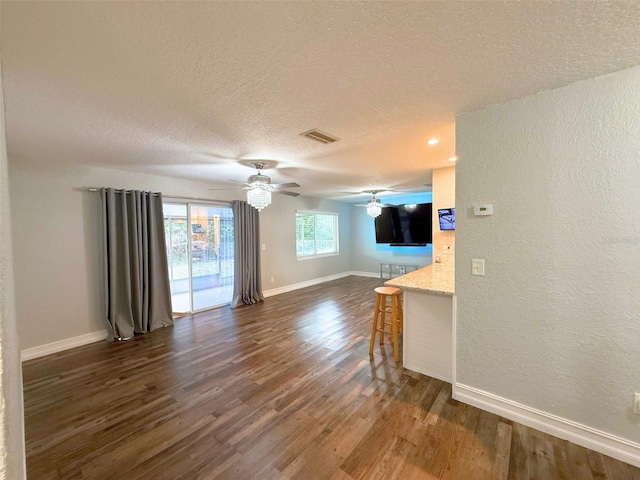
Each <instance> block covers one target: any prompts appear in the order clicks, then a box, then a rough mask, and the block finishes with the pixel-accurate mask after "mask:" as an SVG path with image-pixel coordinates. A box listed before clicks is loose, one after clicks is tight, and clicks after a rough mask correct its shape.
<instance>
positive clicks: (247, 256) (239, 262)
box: [231, 200, 264, 308]
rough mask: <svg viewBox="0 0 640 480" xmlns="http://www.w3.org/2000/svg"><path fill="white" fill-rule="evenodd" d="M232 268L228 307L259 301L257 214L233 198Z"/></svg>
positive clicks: (258, 233)
mask: <svg viewBox="0 0 640 480" xmlns="http://www.w3.org/2000/svg"><path fill="white" fill-rule="evenodd" d="M231 208H232V210H233V241H234V246H235V252H234V271H233V299H232V300H231V308H238V307H239V306H240V305H252V304H254V303H258V302H263V301H264V296H263V295H262V280H261V279H260V215H259V213H258V211H257V210H256V209H255V208H253V207H252V206H251V205H249V204H248V203H247V202H243V201H240V200H234V201H233V202H231Z"/></svg>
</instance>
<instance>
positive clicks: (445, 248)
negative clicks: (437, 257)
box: [442, 245, 451, 253]
mask: <svg viewBox="0 0 640 480" xmlns="http://www.w3.org/2000/svg"><path fill="white" fill-rule="evenodd" d="M442 253H451V245H443V246H442Z"/></svg>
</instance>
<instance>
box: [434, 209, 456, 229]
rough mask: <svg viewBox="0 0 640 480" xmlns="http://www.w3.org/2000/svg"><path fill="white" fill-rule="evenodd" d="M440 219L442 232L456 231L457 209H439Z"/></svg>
mask: <svg viewBox="0 0 640 480" xmlns="http://www.w3.org/2000/svg"><path fill="white" fill-rule="evenodd" d="M438 219H439V220H440V230H455V229H456V209H455V208H439V209H438Z"/></svg>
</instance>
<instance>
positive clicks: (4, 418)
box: [0, 62, 26, 480]
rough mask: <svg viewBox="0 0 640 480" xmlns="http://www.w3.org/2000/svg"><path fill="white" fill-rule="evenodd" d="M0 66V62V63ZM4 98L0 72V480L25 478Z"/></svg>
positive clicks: (20, 370)
mask: <svg viewBox="0 0 640 480" xmlns="http://www.w3.org/2000/svg"><path fill="white" fill-rule="evenodd" d="M0 64H1V62H0ZM8 189H9V181H8V175H7V145H6V137H5V120H4V95H3V89H2V72H1V71H0V396H1V397H0V479H2V480H4V479H6V480H17V479H21V478H26V468H25V463H24V462H25V455H24V429H23V423H24V414H23V407H22V405H23V402H22V369H21V368H20V354H19V349H18V335H17V329H16V313H15V303H14V281H13V259H12V252H11V215H10V208H9V190H8Z"/></svg>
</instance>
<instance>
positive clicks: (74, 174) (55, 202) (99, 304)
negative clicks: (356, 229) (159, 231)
mask: <svg viewBox="0 0 640 480" xmlns="http://www.w3.org/2000/svg"><path fill="white" fill-rule="evenodd" d="M9 177H10V185H11V206H12V216H13V221H14V232H13V238H14V245H15V252H14V258H15V270H16V272H15V274H16V307H17V317H18V333H19V339H20V347H21V349H26V348H33V347H38V346H42V345H45V344H49V343H52V342H56V341H62V340H67V339H70V338H74V337H78V336H81V335H86V334H91V333H94V332H98V331H100V330H103V329H105V328H106V324H105V320H104V319H103V318H104V307H103V296H102V291H103V286H102V274H101V272H102V263H101V262H102V260H101V258H102V257H101V255H102V254H101V234H100V232H101V230H100V210H99V205H100V200H99V194H97V193H90V192H87V191H86V190H83V187H90V186H98V187H102V186H111V187H116V188H132V189H133V188H135V189H141V190H152V191H160V192H162V193H163V195H165V196H189V197H193V196H196V197H202V198H216V199H220V200H228V201H230V200H232V199H234V198H240V199H244V192H243V191H242V190H231V191H229V192H227V191H215V192H212V191H209V187H210V185H209V184H207V183H204V182H193V181H187V180H178V179H174V178H168V177H158V176H152V175H144V174H135V173H131V172H126V171H120V170H113V169H104V168H78V167H66V168H64V167H56V168H53V167H50V166H48V165H47V164H46V162H44V163H39V164H37V165H34V164H28V163H26V162H24V161H20V160H19V159H11V160H10V168H9ZM316 207H317V208H319V209H321V210H323V211H338V212H340V219H341V225H340V228H341V237H342V238H341V239H340V240H341V241H340V247H341V252H340V255H339V256H336V257H329V258H328V259H323V261H322V262H320V261H318V260H311V261H307V262H298V261H296V257H295V210H296V209H305V210H312V209H315V208H316ZM260 217H261V218H260V225H261V228H260V230H261V241H262V243H265V244H266V245H267V250H266V251H265V252H263V258H262V265H263V271H262V279H263V288H264V289H265V290H267V289H270V288H275V287H280V286H283V285H289V284H292V283H298V282H303V281H307V280H312V279H315V278H318V277H322V276H329V275H335V274H338V273H342V272H345V271H348V270H349V250H350V244H349V240H348V209H347V207H345V206H344V205H342V206H341V204H338V203H336V202H318V201H316V200H314V199H308V198H306V199H305V198H301V197H298V198H292V197H285V196H283V195H274V196H273V204H272V205H270V206H269V207H267V208H265V209H264V210H263V211H262V213H261V214H260ZM272 276H273V277H274V279H275V281H274V283H273V284H271V283H270V281H269V280H270V278H271V277H272Z"/></svg>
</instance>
